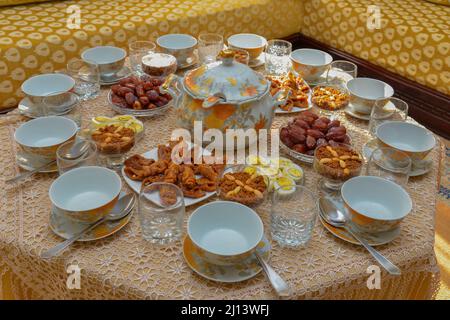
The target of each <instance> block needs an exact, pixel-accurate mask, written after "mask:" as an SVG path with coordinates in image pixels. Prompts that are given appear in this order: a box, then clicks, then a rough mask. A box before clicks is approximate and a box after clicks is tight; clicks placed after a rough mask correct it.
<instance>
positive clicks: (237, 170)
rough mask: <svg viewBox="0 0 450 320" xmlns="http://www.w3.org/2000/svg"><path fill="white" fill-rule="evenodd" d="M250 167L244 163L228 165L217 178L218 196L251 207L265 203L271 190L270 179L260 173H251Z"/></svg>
mask: <svg viewBox="0 0 450 320" xmlns="http://www.w3.org/2000/svg"><path fill="white" fill-rule="evenodd" d="M250 167H251V166H249V165H244V164H239V165H232V166H229V167H227V168H226V169H225V170H224V171H223V172H222V174H221V175H220V176H219V178H218V179H217V196H218V197H219V198H220V199H221V200H225V201H234V202H239V203H241V204H243V205H246V206H249V207H254V206H258V205H259V204H261V203H263V202H264V201H265V200H266V197H267V193H268V190H269V179H268V177H266V176H264V175H262V174H260V173H249V172H250V171H248V170H247V168H250Z"/></svg>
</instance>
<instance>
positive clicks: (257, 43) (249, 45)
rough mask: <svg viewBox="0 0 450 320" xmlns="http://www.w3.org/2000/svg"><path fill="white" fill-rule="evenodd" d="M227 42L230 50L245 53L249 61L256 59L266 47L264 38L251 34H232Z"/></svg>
mask: <svg viewBox="0 0 450 320" xmlns="http://www.w3.org/2000/svg"><path fill="white" fill-rule="evenodd" d="M227 42H228V46H229V47H230V48H232V49H241V50H245V51H247V52H248V55H249V56H250V60H255V59H256V58H258V57H259V56H260V55H261V53H262V52H263V51H264V48H265V47H266V46H267V40H266V38H264V37H262V36H260V35H257V34H253V33H238V34H233V35H232V36H230V37H229V38H228V39H227Z"/></svg>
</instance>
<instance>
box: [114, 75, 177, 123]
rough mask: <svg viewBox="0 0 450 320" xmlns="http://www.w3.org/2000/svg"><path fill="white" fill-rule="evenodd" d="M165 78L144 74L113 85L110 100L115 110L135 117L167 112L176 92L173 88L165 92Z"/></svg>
mask: <svg viewBox="0 0 450 320" xmlns="http://www.w3.org/2000/svg"><path fill="white" fill-rule="evenodd" d="M163 83H164V79H163V78H158V77H150V76H143V77H141V78H139V77H135V76H132V77H128V78H125V79H122V80H121V81H120V82H119V83H118V84H116V85H113V86H112V87H111V90H110V92H109V94H108V100H109V103H110V104H111V107H112V109H113V110H114V111H116V112H117V113H120V114H130V115H133V116H135V117H149V116H157V115H162V114H165V113H166V111H167V109H168V108H170V107H171V106H172V105H173V101H174V100H175V97H176V94H175V92H174V91H173V90H172V89H167V90H165V91H164V92H163V91H162V90H161V85H162V84H163Z"/></svg>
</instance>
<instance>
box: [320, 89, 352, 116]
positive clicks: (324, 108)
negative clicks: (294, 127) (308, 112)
mask: <svg viewBox="0 0 450 320" xmlns="http://www.w3.org/2000/svg"><path fill="white" fill-rule="evenodd" d="M318 91H322V93H323V95H324V96H328V98H330V97H333V99H334V100H331V99H326V98H324V99H323V100H322V105H320V104H318V102H319V101H318V100H319V99H318V98H317V97H315V96H314V94H315V93H317V92H318ZM338 95H341V99H340V100H339V103H340V104H339V105H336V103H338V102H337V101H336V97H337V96H338ZM349 102H350V94H349V93H348V91H347V90H346V89H345V88H343V87H341V86H337V85H330V84H326V83H325V84H319V85H317V86H315V87H314V88H313V89H312V92H311V103H312V105H313V106H314V107H315V108H317V109H318V110H320V113H321V114H324V115H331V114H333V113H334V112H336V111H340V110H343V109H345V108H346V107H347V106H348V104H349ZM333 104H334V105H333Z"/></svg>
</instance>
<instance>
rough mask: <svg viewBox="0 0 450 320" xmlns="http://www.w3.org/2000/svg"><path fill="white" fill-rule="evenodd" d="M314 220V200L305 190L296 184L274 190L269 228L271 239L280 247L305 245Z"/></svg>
mask: <svg viewBox="0 0 450 320" xmlns="http://www.w3.org/2000/svg"><path fill="white" fill-rule="evenodd" d="M316 218H317V207H316V199H315V197H314V195H313V194H312V192H311V191H309V190H308V189H307V188H305V187H303V186H301V185H299V184H296V185H290V186H283V187H278V188H276V189H275V190H274V192H273V194H272V209H271V224H270V227H271V235H272V238H273V239H274V240H276V241H277V242H278V243H279V244H280V245H281V246H290V247H296V246H302V245H305V244H306V243H307V242H308V241H309V239H310V238H311V234H312V231H313V228H314V224H315V222H316Z"/></svg>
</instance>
